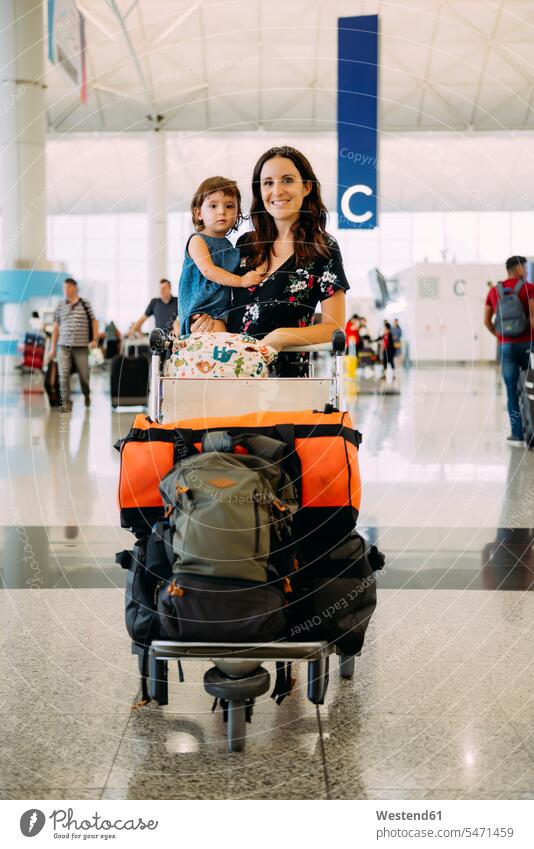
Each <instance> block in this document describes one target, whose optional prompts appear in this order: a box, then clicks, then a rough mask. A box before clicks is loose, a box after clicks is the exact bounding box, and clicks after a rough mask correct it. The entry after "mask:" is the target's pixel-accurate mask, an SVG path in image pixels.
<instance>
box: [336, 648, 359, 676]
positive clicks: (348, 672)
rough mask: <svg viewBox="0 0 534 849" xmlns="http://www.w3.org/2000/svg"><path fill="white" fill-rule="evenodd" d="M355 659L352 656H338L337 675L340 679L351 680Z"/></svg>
mask: <svg viewBox="0 0 534 849" xmlns="http://www.w3.org/2000/svg"><path fill="white" fill-rule="evenodd" d="M354 666H355V659H354V655H353V654H340V655H339V674H340V675H341V677H342V678H352V676H353V675H354Z"/></svg>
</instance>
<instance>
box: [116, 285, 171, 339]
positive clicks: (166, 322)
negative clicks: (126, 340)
mask: <svg viewBox="0 0 534 849" xmlns="http://www.w3.org/2000/svg"><path fill="white" fill-rule="evenodd" d="M151 315H153V316H154V319H155V321H156V325H155V326H156V327H160V328H161V329H162V330H164V331H165V333H171V331H172V326H173V324H174V322H175V320H176V317H177V315H178V298H177V297H176V295H173V294H172V290H171V284H170V281H169V280H167V279H166V278H165V277H164V278H163V279H162V280H160V281H159V298H152V300H151V301H150V303H149V305H148V307H147V308H146V310H145V311H144V313H143V315H142V316H141V317H140V318H138V319H137V321H136V322H135V323H134V324H133V325H132V327H131V328H130V330H129V331H128V334H127V335H128V336H136V335H137V333H139V331H140V330H141V327H142V326H143V324H144V323H145V321H146V320H147V318H150V316H151Z"/></svg>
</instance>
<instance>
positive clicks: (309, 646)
mask: <svg viewBox="0 0 534 849" xmlns="http://www.w3.org/2000/svg"><path fill="white" fill-rule="evenodd" d="M150 347H151V350H152V362H151V374H150V399H149V415H150V418H151V419H152V421H154V422H159V423H162V422H165V421H173V420H177V419H186V418H193V417H198V415H199V410H205V409H206V406H207V401H208V399H209V403H210V406H212V407H216V409H217V414H218V415H221V414H222V415H239V414H241V413H247V412H251V411H252V410H258V409H260V410H287V409H294V410H298V409H310V408H313V409H321V408H324V407H325V404H330V405H332V407H336V408H338V409H340V405H341V392H342V386H343V372H342V365H343V363H342V355H343V353H344V351H345V334H344V333H343V332H342V331H336V332H335V333H334V334H333V337H332V342H331V343H327V344H322V345H313V346H312V345H310V346H306V347H296V348H290V349H288V350H290V351H296V352H303V351H305V352H308V351H310V352H313V351H318V350H320V351H331V352H332V353H333V355H334V356H333V358H332V359H333V362H332V373H331V376H330V377H329V378H322V377H319V378H316V377H308V378H269V379H266V380H247V379H239V378H228V379H213V378H188V379H187V381H184V380H176V379H175V378H172V377H167V376H166V375H165V370H164V364H165V361H166V359H167V358H168V356H169V354H170V351H171V347H172V342H171V340H170V339H168V337H166V336H165V334H164V333H163V331H161V330H158V329H156V330H153V331H152V334H151V337H150ZM185 382H187V392H184V391H183V384H184V383H185ZM229 384H231V386H230V387H229ZM335 651H336V648H335V646H333V645H331V644H329V643H328V642H326V641H322V642H309V643H300V642H298V643H297V642H294V643H293V642H275V643H264V644H250V643H209V642H202V643H184V642H177V641H172V640H153V642H152V644H151V647H150V651H149V661H148V692H149V695H150V697H151V699H153V700H154V701H156V702H157V703H158V704H160V705H166V704H168V666H169V662H172V661H181V660H183V659H186V660H203V661H206V660H211V661H212V662H213V663H214V664H215V665H214V667H212V668H211V669H209V670H208V671H207V672H206V674H205V675H204V688H205V690H206V691H207V692H208V693H209V694H210V695H211V696H213V697H214V698H215V699H219V700H220V702H221V705H222V706H223V710H224V719H225V722H226V725H227V741H228V751H229V752H241V751H243V750H244V748H245V738H246V723H247V722H250V720H251V717H252V709H253V704H254V700H255V698H257V697H258V696H261V695H263V694H264V693H266V692H267V691H268V690H269V689H270V674H269V672H268V671H267V670H266V669H264V667H263V666H262V665H261V664H262V662H263V661H272V662H275V663H289V662H296V661H300V662H303V661H304V662H306V663H307V664H308V683H307V696H308V699H309V700H310V701H311V702H312V703H313V704H315V705H317V706H318V705H321V704H323V703H324V699H325V695H326V691H327V688H328V671H329V656H330V655H331V654H333V653H334V652H335ZM354 666H355V659H354V657H352V656H345V655H342V654H339V671H340V675H341V677H342V678H345V679H350V678H352V676H353V674H354Z"/></svg>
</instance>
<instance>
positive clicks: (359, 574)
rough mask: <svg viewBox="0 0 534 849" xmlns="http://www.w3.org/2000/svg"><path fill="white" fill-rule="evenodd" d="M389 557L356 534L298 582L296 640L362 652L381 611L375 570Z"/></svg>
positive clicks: (311, 564)
mask: <svg viewBox="0 0 534 849" xmlns="http://www.w3.org/2000/svg"><path fill="white" fill-rule="evenodd" d="M383 566H384V556H383V555H382V554H381V553H380V552H379V551H378V549H377V548H376V546H374V545H369V544H368V543H367V542H366V541H365V540H364V539H363V537H361V536H360V535H359V534H358V533H357V532H356V531H353V532H352V533H351V534H349V536H348V537H346V538H345V539H344V540H343V541H342V542H341V543H339V544H338V545H336V546H334V547H333V548H331V549H330V550H329V551H328V552H327V553H326V554H322V555H321V557H320V558H317V559H316V560H308V562H305V563H304V564H303V566H302V567H301V568H300V569H299V571H298V573H297V574H296V576H294V577H293V578H292V584H293V587H294V594H293V596H292V597H291V603H290V605H289V622H290V626H289V633H288V637H289V639H290V640H296V641H304V642H306V641H308V640H327V641H328V642H329V643H331V644H334V645H335V646H336V647H337V648H338V649H339V651H340V652H342V653H343V654H346V655H355V654H358V652H360V651H361V649H362V646H363V642H364V639H365V633H366V631H367V626H368V624H369V621H370V619H371V616H372V615H373V613H374V610H375V607H376V582H375V572H376V571H378V570H380V569H382V568H383Z"/></svg>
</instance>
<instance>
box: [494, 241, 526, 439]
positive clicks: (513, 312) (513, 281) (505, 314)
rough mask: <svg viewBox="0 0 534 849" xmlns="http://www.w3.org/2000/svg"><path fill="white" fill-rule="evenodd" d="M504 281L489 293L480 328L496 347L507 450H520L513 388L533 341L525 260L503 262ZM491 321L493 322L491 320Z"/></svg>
mask: <svg viewBox="0 0 534 849" xmlns="http://www.w3.org/2000/svg"><path fill="white" fill-rule="evenodd" d="M506 272H507V274H508V279H507V280H505V281H504V282H502V283H497V285H496V286H492V288H491V289H490V290H489V292H488V295H487V298H486V305H485V308H484V325H485V326H486V327H487V329H488V330H489V332H490V333H492V334H493V336H496V337H497V339H498V341H499V343H500V355H501V366H502V376H503V380H504V385H505V386H506V395H507V399H508V415H509V416H510V424H511V428H512V432H511V434H510V436H509V437H508V438H507V442H508V444H509V445H511V446H519V447H522V446H524V444H525V443H524V440H523V425H522V422H521V413H520V410H519V395H518V389H517V384H518V380H519V374H520V371H521V369H526V368H528V364H529V356H530V352H531V350H533V341H534V285H533V284H532V283H528V282H527V260H526V257H524V256H511V257H510V258H509V259H507V260H506ZM493 319H494V320H493Z"/></svg>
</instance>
